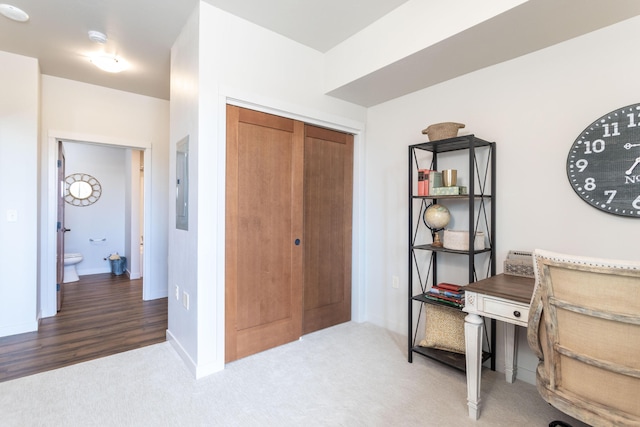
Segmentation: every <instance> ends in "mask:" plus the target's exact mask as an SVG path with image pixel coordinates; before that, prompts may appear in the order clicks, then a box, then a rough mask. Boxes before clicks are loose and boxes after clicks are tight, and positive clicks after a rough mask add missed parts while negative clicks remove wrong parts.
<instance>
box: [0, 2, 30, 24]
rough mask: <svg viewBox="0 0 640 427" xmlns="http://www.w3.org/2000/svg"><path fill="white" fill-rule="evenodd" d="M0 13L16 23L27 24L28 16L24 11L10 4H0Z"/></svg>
mask: <svg viewBox="0 0 640 427" xmlns="http://www.w3.org/2000/svg"><path fill="white" fill-rule="evenodd" d="M0 13H1V14H3V15H4V16H6V17H7V18H9V19H11V20H13V21H17V22H27V21H28V20H29V15H28V14H27V13H26V12H25V11H24V10H22V9H19V8H17V7H15V6H12V5H10V4H4V3H2V4H0Z"/></svg>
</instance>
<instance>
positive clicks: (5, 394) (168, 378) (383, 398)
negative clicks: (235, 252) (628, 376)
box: [0, 323, 583, 427]
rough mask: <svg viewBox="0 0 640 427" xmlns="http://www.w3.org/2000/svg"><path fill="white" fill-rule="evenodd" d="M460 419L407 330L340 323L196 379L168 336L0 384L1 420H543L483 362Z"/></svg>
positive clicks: (540, 409)
mask: <svg viewBox="0 0 640 427" xmlns="http://www.w3.org/2000/svg"><path fill="white" fill-rule="evenodd" d="M482 381H483V383H482V393H483V394H482V396H483V399H484V400H483V402H484V407H483V412H482V416H481V418H480V419H479V420H478V421H473V420H470V419H469V418H468V417H467V406H466V385H465V384H466V383H465V376H464V374H463V373H461V372H458V371H456V370H453V369H451V368H447V367H445V366H443V365H441V364H439V363H437V362H434V361H430V360H427V359H425V358H422V357H421V356H419V355H416V356H415V357H414V362H413V363H412V364H410V363H407V359H406V341H405V340H404V337H401V336H397V335H394V334H392V333H390V332H389V331H387V330H385V329H382V328H379V327H377V326H373V325H370V324H358V323H346V324H343V325H339V326H336V327H333V328H329V329H326V330H323V331H320V332H316V333H313V334H310V335H306V336H305V337H304V338H303V339H302V340H300V341H297V342H294V343H291V344H287V345H285V346H282V347H278V348H276V349H273V350H269V351H266V352H264V353H261V354H258V355H255V356H251V357H247V358H245V359H242V360H239V361H236V362H234V363H231V364H229V365H227V367H226V369H225V370H224V371H222V372H219V373H216V374H214V375H211V376H209V377H207V378H204V379H201V380H199V381H196V380H194V379H193V378H192V377H191V375H190V373H189V372H188V371H187V369H186V368H185V366H184V364H183V362H182V360H181V359H180V358H179V356H178V355H177V354H176V353H175V351H174V350H173V348H172V346H171V345H170V344H169V343H162V344H157V345H153V346H149V347H145V348H142V349H139V350H134V351H130V352H127V353H122V354H118V355H114V356H110V357H106V358H103V359H99V360H93V361H90V362H85V363H81V364H78V365H74V366H70V367H67V368H62V369H58V370H55V371H50V372H45V373H42V374H37V375H33V376H31V377H26V378H21V379H17V380H13V381H8V382H5V383H0V426H3V427H4V426H12V427H13V426H20V427H23V426H30V427H31V426H83V427H84V426H477V427H480V426H541V427H543V426H547V425H548V423H549V422H550V421H551V420H554V419H563V420H566V421H569V422H570V423H572V424H573V425H574V427H577V426H583V424H581V423H578V422H575V421H573V420H572V419H571V418H569V417H567V416H565V415H563V414H561V413H560V412H558V411H557V410H555V409H554V408H552V407H551V406H549V405H548V404H546V403H545V402H544V401H543V400H542V399H541V398H540V397H539V396H538V393H537V391H536V389H535V387H534V386H532V385H529V384H526V383H523V382H521V381H516V383H514V384H508V383H506V382H505V381H504V376H503V375H502V374H498V373H496V372H491V371H490V370H488V369H485V370H484V371H483V374H482Z"/></svg>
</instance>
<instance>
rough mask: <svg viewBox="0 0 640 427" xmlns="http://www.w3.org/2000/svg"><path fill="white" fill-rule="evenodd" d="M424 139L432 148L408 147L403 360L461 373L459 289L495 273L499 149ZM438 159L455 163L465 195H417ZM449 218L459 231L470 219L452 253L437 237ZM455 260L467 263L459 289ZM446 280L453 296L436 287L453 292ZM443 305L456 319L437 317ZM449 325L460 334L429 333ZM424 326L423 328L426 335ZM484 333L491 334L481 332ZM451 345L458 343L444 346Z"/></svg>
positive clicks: (458, 139) (468, 139) (490, 344)
mask: <svg viewBox="0 0 640 427" xmlns="http://www.w3.org/2000/svg"><path fill="white" fill-rule="evenodd" d="M456 129H457V128H456ZM425 130H426V129H425ZM455 134H457V130H456V132H455V133H454V135H455ZM429 139H430V142H425V143H421V144H415V145H410V146H409V159H408V160H409V162H408V172H409V177H408V182H409V194H408V215H409V221H408V223H409V230H408V231H409V233H408V234H409V235H408V263H409V265H408V283H407V286H408V295H409V296H408V325H409V326H408V361H409V362H412V361H413V355H414V354H419V355H422V356H424V357H428V358H431V359H434V360H437V361H439V362H442V363H443V364H445V365H448V366H451V367H454V368H456V369H459V370H462V371H464V370H466V356H465V355H464V354H463V353H464V351H462V352H461V351H460V350H461V349H462V348H463V346H462V345H461V344H460V342H464V334H463V333H462V332H460V331H461V330H462V329H464V328H463V324H464V320H463V319H464V312H462V311H461V310H462V308H463V307H464V304H465V301H464V297H463V294H464V287H465V285H466V284H468V283H473V282H476V281H478V280H481V279H486V278H488V277H490V276H493V275H495V274H496V271H495V262H494V260H495V251H496V249H495V245H494V242H495V231H496V215H495V213H496V207H495V202H494V198H495V194H496V179H495V177H496V144H495V142H489V141H485V140H483V139H480V138H477V137H476V136H474V135H464V136H454V137H452V138H446V139H440V140H433V139H432V137H431V135H429ZM439 161H443V162H445V163H446V164H447V165H448V164H457V165H458V167H457V169H456V170H457V174H458V175H459V176H462V177H463V178H464V179H465V184H466V186H467V187H466V191H465V193H466V194H461V193H462V192H461V191H454V192H453V193H452V194H443V195H440V194H436V193H437V192H436V189H435V188H434V191H433V192H429V194H428V195H419V194H417V193H418V192H417V185H416V183H417V179H416V178H417V174H418V171H419V170H421V169H428V170H430V171H437V170H438V162H439ZM421 163H422V164H421ZM453 209H455V211H454V210H453ZM450 212H453V213H454V214H455V217H456V219H457V220H458V221H460V223H459V225H460V224H464V222H465V216H467V217H468V222H467V224H468V228H467V227H466V226H465V227H464V228H467V229H468V230H469V231H466V232H464V233H461V235H462V240H464V242H459V247H456V248H447V247H446V246H447V245H443V244H442V242H440V239H439V235H438V233H437V232H434V230H441V229H444V227H446V226H447V225H448V224H449V222H450V218H451V213H450ZM458 216H460V217H459V218H458ZM445 232H447V230H445ZM456 237H458V236H456ZM459 240H460V239H459ZM440 260H446V262H445V263H442V262H440ZM457 261H461V262H463V263H464V265H465V269H464V271H465V272H467V273H468V277H467V279H466V282H464V283H460V278H459V277H457V278H456V277H453V275H455V271H459V269H457V268H455V265H454V264H455V263H456V262H457ZM441 265H442V266H441ZM452 266H453V267H454V268H452ZM447 268H448V270H447ZM462 280H464V279H462ZM451 281H454V282H455V283H458V284H459V285H460V289H459V290H458V292H457V293H455V292H453V291H451V290H448V291H447V289H441V288H442V287H443V285H448V286H455V285H451ZM447 292H449V294H447ZM452 292H453V293H452ZM443 306H444V307H446V308H447V310H448V313H449V314H451V310H453V312H454V313H456V314H455V315H454V316H448V318H449V319H453V318H457V320H455V321H454V320H444V321H443V320H442V316H438V315H437V314H438V313H439V314H442V313H443V310H441V308H442V307H443ZM434 315H435V316H434ZM434 318H436V319H440V320H433V319H434ZM488 321H490V322H491V328H490V330H491V336H490V338H489V336H487V345H486V351H483V354H482V360H483V361H487V360H491V369H493V370H495V358H494V357H493V351H494V350H493V349H495V336H496V334H495V320H488ZM443 322H444V324H443ZM447 322H452V323H457V325H458V328H457V329H455V328H448V329H451V330H453V329H455V330H457V331H458V332H449V333H448V334H447V335H446V337H444V338H443V337H437V335H434V334H435V332H434V330H438V329H441V328H443V326H453V325H448V324H447ZM425 325H426V326H425ZM425 327H426V330H425V329H423V328H425ZM487 330H489V328H485V331H487ZM419 331H425V332H426V337H425V338H424V339H423V336H420V337H418V335H422V334H421V333H419ZM436 338H437V339H436ZM431 339H434V340H435V341H431ZM443 339H444V341H443ZM461 340H462V341H461ZM454 341H455V342H457V345H454V346H451V345H449V344H450V343H451V342H454ZM456 350H458V351H456Z"/></svg>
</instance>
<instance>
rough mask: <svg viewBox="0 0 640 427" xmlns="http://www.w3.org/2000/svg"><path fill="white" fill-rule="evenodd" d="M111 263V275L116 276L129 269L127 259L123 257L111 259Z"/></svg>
mask: <svg viewBox="0 0 640 427" xmlns="http://www.w3.org/2000/svg"><path fill="white" fill-rule="evenodd" d="M109 262H110V263H111V274H115V275H116V276H120V275H121V274H122V273H124V269H125V268H126V267H127V258H126V257H123V256H121V257H120V259H110V260H109Z"/></svg>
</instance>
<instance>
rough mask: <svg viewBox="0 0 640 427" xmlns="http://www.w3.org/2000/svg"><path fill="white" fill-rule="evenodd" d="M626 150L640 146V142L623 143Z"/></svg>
mask: <svg viewBox="0 0 640 427" xmlns="http://www.w3.org/2000/svg"><path fill="white" fill-rule="evenodd" d="M623 147H624V149H625V150H629V149H631V147H640V144H632V143H630V142H627V143H626V144H624V145H623Z"/></svg>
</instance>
